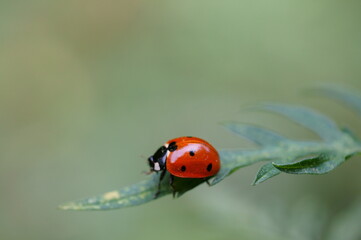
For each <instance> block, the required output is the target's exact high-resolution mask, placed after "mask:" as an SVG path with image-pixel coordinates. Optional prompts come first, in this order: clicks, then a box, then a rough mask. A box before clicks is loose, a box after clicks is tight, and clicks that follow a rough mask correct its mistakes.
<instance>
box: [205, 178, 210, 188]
mask: <svg viewBox="0 0 361 240" xmlns="http://www.w3.org/2000/svg"><path fill="white" fill-rule="evenodd" d="M204 180H205V182H206V183H207V185H208V186H209V187H210V186H211V183H210V182H209V181H208V180H209V179H208V178H206V179H204Z"/></svg>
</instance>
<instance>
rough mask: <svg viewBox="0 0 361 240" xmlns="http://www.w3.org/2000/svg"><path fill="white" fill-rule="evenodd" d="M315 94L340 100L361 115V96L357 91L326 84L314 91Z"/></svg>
mask: <svg viewBox="0 0 361 240" xmlns="http://www.w3.org/2000/svg"><path fill="white" fill-rule="evenodd" d="M316 93H319V94H322V95H325V96H328V97H330V98H334V99H336V100H341V101H342V102H343V103H345V104H347V105H348V106H350V107H352V108H353V109H355V110H356V111H357V112H358V113H359V114H361V94H360V93H359V92H357V91H354V90H351V89H347V88H345V87H343V86H340V85H335V84H333V85H331V84H328V85H324V86H322V87H321V88H319V89H316Z"/></svg>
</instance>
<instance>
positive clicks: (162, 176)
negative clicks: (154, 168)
mask: <svg viewBox="0 0 361 240" xmlns="http://www.w3.org/2000/svg"><path fill="white" fill-rule="evenodd" d="M165 172H166V170H165V169H164V170H163V171H162V172H161V174H160V177H159V182H158V189H157V192H156V193H155V194H154V199H156V198H158V196H159V194H160V187H161V183H162V180H163V178H164V176H165Z"/></svg>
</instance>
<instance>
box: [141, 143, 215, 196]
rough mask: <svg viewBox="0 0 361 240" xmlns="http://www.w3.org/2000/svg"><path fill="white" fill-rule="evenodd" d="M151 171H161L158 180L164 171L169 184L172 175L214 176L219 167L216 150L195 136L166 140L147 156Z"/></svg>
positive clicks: (186, 176) (184, 176)
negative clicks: (168, 177) (167, 176)
mask: <svg viewBox="0 0 361 240" xmlns="http://www.w3.org/2000/svg"><path fill="white" fill-rule="evenodd" d="M148 163H149V166H150V170H151V172H161V176H160V178H159V186H158V192H157V194H156V196H157V195H158V194H159V189H160V182H161V181H162V179H163V178H164V175H165V173H166V171H168V172H169V173H170V185H171V186H172V184H173V180H174V176H176V177H180V178H205V179H207V178H208V177H211V176H214V175H215V174H216V173H217V172H218V171H219V169H220V167H221V165H220V160H219V155H218V152H217V150H216V149H215V148H214V147H213V146H212V145H211V144H209V143H208V142H206V141H205V140H203V139H200V138H196V137H179V138H175V139H172V140H169V141H168V142H166V143H165V144H164V145H163V146H161V147H160V148H159V149H158V150H157V151H156V152H155V153H154V154H153V156H150V157H149V158H148Z"/></svg>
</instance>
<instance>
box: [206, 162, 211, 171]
mask: <svg viewBox="0 0 361 240" xmlns="http://www.w3.org/2000/svg"><path fill="white" fill-rule="evenodd" d="M211 170H212V163H210V164H208V166H207V171H208V172H210V171H211Z"/></svg>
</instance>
